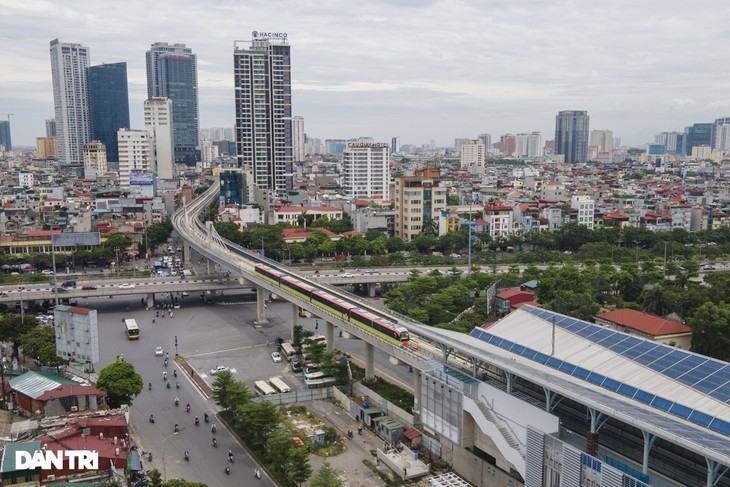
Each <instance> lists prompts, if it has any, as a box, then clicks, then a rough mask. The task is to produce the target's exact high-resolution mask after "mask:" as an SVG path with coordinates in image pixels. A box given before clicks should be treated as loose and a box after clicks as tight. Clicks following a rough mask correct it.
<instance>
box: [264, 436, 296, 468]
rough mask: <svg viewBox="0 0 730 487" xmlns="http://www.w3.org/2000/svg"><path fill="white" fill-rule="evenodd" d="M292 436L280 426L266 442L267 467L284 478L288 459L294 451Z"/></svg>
mask: <svg viewBox="0 0 730 487" xmlns="http://www.w3.org/2000/svg"><path fill="white" fill-rule="evenodd" d="M291 437H292V434H291V432H290V431H288V430H287V429H286V428H285V427H282V426H280V427H279V428H277V429H276V430H274V431H272V433H271V435H269V437H268V438H267V440H266V458H267V460H268V462H269V465H271V467H272V468H273V469H274V470H275V471H276V472H277V473H280V474H282V475H284V476H286V475H287V473H288V472H287V467H288V466H289V457H290V456H291V452H292V450H293V449H294V442H293V441H292V439H291Z"/></svg>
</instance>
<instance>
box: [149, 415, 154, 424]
mask: <svg viewBox="0 0 730 487" xmlns="http://www.w3.org/2000/svg"><path fill="white" fill-rule="evenodd" d="M154 422H155V415H154V414H150V423H154Z"/></svg>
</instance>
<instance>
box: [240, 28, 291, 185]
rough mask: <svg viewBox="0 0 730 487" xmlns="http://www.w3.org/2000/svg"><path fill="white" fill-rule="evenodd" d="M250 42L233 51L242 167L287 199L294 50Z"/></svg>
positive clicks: (275, 42)
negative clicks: (292, 56) (291, 56)
mask: <svg viewBox="0 0 730 487" xmlns="http://www.w3.org/2000/svg"><path fill="white" fill-rule="evenodd" d="M244 42H245V41H235V43H234V51H233V69H234V81H233V82H234V89H235V97H236V98H235V107H236V153H237V157H238V166H239V167H241V168H243V169H244V170H245V171H247V172H248V173H250V174H251V182H252V184H253V185H255V186H257V187H259V188H261V189H268V190H271V191H273V192H274V193H276V194H277V195H284V194H286V193H287V191H289V190H291V189H292V175H291V167H292V161H293V158H294V156H293V148H292V106H291V59H290V46H289V44H288V43H287V41H286V39H268V38H265V39H254V40H253V41H251V42H250V44H249V45H245V44H244ZM246 44H248V43H246Z"/></svg>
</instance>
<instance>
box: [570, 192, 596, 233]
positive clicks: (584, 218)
mask: <svg viewBox="0 0 730 487" xmlns="http://www.w3.org/2000/svg"><path fill="white" fill-rule="evenodd" d="M570 207H571V208H574V209H577V210H578V224H579V225H584V226H586V227H588V228H589V229H590V230H593V227H594V225H595V209H596V203H595V201H593V198H591V197H590V196H585V195H579V196H573V197H572V198H571V200H570Z"/></svg>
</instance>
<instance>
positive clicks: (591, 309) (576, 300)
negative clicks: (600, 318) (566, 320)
mask: <svg viewBox="0 0 730 487" xmlns="http://www.w3.org/2000/svg"><path fill="white" fill-rule="evenodd" d="M546 307H547V308H549V309H551V310H553V311H555V312H557V313H560V314H564V315H568V316H572V317H573V318H578V319H579V320H584V321H593V317H594V316H596V313H598V311H599V310H600V309H601V307H600V306H599V305H598V303H596V302H595V301H594V300H593V297H592V296H590V295H589V294H585V293H576V292H573V291H566V290H560V291H558V292H556V293H555V299H553V300H552V301H550V302H549V303H546Z"/></svg>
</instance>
